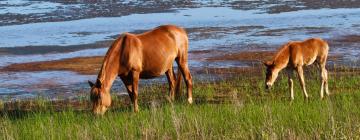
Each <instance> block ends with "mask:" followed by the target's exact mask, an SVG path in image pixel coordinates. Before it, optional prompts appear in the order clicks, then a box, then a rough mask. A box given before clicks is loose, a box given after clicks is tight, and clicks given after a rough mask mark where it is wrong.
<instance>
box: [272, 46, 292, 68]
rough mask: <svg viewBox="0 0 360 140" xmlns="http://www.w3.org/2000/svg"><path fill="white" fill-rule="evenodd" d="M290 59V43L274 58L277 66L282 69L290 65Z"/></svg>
mask: <svg viewBox="0 0 360 140" xmlns="http://www.w3.org/2000/svg"><path fill="white" fill-rule="evenodd" d="M289 60H290V48H289V45H285V46H284V47H282V48H281V49H280V50H279V51H278V53H277V54H276V56H275V57H274V59H273V62H274V65H275V68H277V69H279V71H280V70H282V69H284V68H286V67H287V66H288V63H289Z"/></svg>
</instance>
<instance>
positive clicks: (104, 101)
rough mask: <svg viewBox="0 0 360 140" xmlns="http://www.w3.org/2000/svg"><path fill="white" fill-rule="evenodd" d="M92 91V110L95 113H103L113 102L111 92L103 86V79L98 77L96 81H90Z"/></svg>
mask: <svg viewBox="0 0 360 140" xmlns="http://www.w3.org/2000/svg"><path fill="white" fill-rule="evenodd" d="M88 83H89V85H90V87H91V91H90V100H91V102H92V103H93V108H92V111H93V113H94V114H95V115H103V114H104V113H105V112H106V110H107V109H108V107H110V104H111V97H110V93H107V91H106V90H105V89H104V88H103V85H102V83H101V81H100V80H99V79H98V80H97V81H96V83H95V84H94V83H92V82H90V81H88Z"/></svg>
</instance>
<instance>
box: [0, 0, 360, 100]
mask: <svg viewBox="0 0 360 140" xmlns="http://www.w3.org/2000/svg"><path fill="white" fill-rule="evenodd" d="M89 5H90V4H89V3H87V2H83V1H78V2H69V3H67V2H65V1H53V2H47V1H22V0H16V1H0V15H1V16H2V18H8V19H7V20H11V21H7V20H2V22H0V25H1V26H0V33H1V34H2V36H1V39H0V67H3V66H6V65H10V64H13V63H25V62H37V61H49V60H59V59H64V58H73V57H82V56H101V55H104V54H105V52H106V50H107V47H108V46H100V48H96V49H92V48H86V47H82V48H81V49H80V50H75V51H69V52H62V53H58V52H56V51H55V52H47V53H39V52H37V51H31V50H30V52H27V53H26V55H17V54H11V53H9V52H7V51H1V48H6V49H8V50H9V49H10V50H15V51H16V49H18V48H23V47H27V46H33V47H36V46H39V47H44V49H46V48H53V47H58V48H61V49H65V50H66V49H67V48H71V47H74V45H83V46H86V45H88V44H95V43H97V42H100V41H104V40H113V39H114V36H117V35H119V34H120V33H122V32H140V31H143V30H147V29H151V28H153V27H156V26H159V25H162V24H176V25H179V26H182V27H184V28H186V30H187V31H188V33H189V37H190V51H200V50H216V51H222V52H229V53H230V52H239V51H245V50H246V51H249V50H250V51H263V50H275V49H276V47H278V46H280V45H281V44H284V43H285V42H287V41H289V40H303V39H305V38H309V37H321V38H325V39H327V40H334V39H337V38H341V37H346V36H348V35H360V32H359V31H360V8H359V7H351V6H341V4H339V5H340V6H341V7H340V6H339V7H330V8H331V9H330V8H329V7H325V8H321V7H313V8H311V7H310V8H309V6H307V3H302V2H299V3H293V2H291V1H285V4H280V3H263V2H259V1H248V2H247V3H246V4H244V5H247V6H248V7H245V6H243V7H241V6H239V5H241V4H238V3H237V2H236V1H226V2H224V1H214V2H205V1H191V2H190V3H178V4H177V5H176V4H174V5H171V4H169V3H162V5H161V6H160V7H161V8H158V9H157V10H154V9H151V8H148V7H150V5H156V4H154V3H145V4H144V3H142V2H141V1H140V2H138V3H136V2H135V3H134V2H130V1H119V2H116V3H114V5H116V6H120V7H121V6H124V5H125V6H129V7H132V9H131V8H129V9H128V10H127V11H124V10H123V11H121V10H120V11H116V10H114V9H108V10H104V9H106V8H109V7H108V5H107V4H104V3H101V4H98V5H95V6H94V7H98V6H100V7H103V8H104V9H102V10H99V11H96V12H95V13H93V14H90V13H89V14H87V13H86V12H84V11H80V12H83V13H82V14H78V13H77V12H74V11H76V9H77V10H79V9H86V8H89ZM283 5H287V6H289V7H291V9H288V10H283V11H281V10H280V12H276V10H278V9H274V8H276V7H278V6H283ZM116 6H115V7H116ZM157 6H159V5H157ZM215 6H216V7H215ZM218 6H220V7H218ZM139 7H141V8H139ZM144 7H145V9H146V8H148V9H147V10H144ZM155 7H156V6H155ZM251 7H253V8H251ZM139 9H140V10H139ZM111 10H114V11H113V12H109V11H111ZM104 11H105V12H104ZM54 13H57V14H54ZM61 15H63V16H67V18H65V17H62V16H61ZM31 16H33V17H35V18H33V19H32V18H29V17H31ZM49 17H53V19H51V18H49ZM16 19H19V20H16ZM331 43H332V42H331V41H330V47H331V49H330V55H342V56H345V57H343V58H342V59H341V61H340V60H339V61H338V62H332V63H340V64H345V62H346V63H347V64H348V65H349V64H350V65H357V62H359V57H358V56H359V52H360V47H357V46H358V45H359V44H360V43H359V42H356V41H354V42H350V43H347V46H343V45H342V46H340V45H339V46H332V44H331ZM333 44H334V45H338V44H341V42H334V43H333ZM253 46H256V47H253ZM69 50H70V49H69ZM349 62H350V63H349ZM248 66H251V65H248V64H247V63H243V62H239V61H222V62H208V61H203V60H201V59H200V60H190V67H192V68H194V67H197V68H199V67H200V68H227V67H248ZM62 75H67V76H70V77H73V78H71V79H75V80H74V81H69V82H68V79H69V78H67V79H65V78H64V79H62V78H63V77H62ZM0 79H1V80H0V82H1V83H4V84H1V85H0V94H16V95H28V94H30V95H32V94H33V93H37V92H45V93H48V92H49V93H51V92H54V91H55V92H65V93H67V92H71V91H72V88H74V89H75V87H69V85H70V84H73V85H74V84H75V85H76V84H80V85H81V84H82V85H84V84H86V80H88V79H95V76H84V75H78V74H76V73H72V72H59V71H51V72H20V73H0ZM46 81H51V82H46ZM58 81H62V82H58ZM42 83H45V84H42ZM49 83H50V84H49ZM55 87H56V88H55ZM83 87H86V86H83ZM83 87H82V86H80V88H78V89H81V88H83ZM86 88H87V87H86ZM64 89H68V90H64ZM69 89H70V90H69Z"/></svg>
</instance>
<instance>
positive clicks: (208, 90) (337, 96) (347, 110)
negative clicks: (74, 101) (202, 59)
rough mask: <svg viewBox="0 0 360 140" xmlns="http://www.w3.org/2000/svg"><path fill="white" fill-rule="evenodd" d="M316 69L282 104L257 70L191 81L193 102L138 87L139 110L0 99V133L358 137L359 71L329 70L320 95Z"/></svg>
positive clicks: (280, 88) (282, 89)
mask: <svg viewBox="0 0 360 140" xmlns="http://www.w3.org/2000/svg"><path fill="white" fill-rule="evenodd" d="M317 74H318V73H316V72H310V74H307V75H309V76H308V77H307V80H306V82H307V89H308V93H309V94H310V95H311V98H310V100H308V101H305V100H304V99H303V95H302V93H301V90H300V88H299V84H298V82H297V80H295V81H296V82H295V83H296V84H295V95H296V96H295V100H294V101H292V102H290V101H289V98H290V97H289V94H288V87H287V80H286V77H284V76H283V75H281V76H280V77H279V81H278V82H277V83H276V85H275V87H274V89H272V90H271V91H269V92H266V91H265V90H264V83H263V78H262V76H256V77H250V76H239V75H238V76H233V77H232V78H229V79H223V80H220V81H212V82H208V81H206V82H204V81H195V86H194V93H193V94H194V97H195V104H193V105H188V104H187V103H186V102H185V100H184V99H180V100H179V101H176V102H173V103H170V102H167V101H166V97H165V96H164V95H167V84H164V85H162V84H159V85H151V86H146V87H143V88H142V89H141V95H140V101H139V102H140V103H141V105H140V107H141V108H140V109H141V110H140V112H139V113H133V112H132V110H131V104H130V102H129V101H128V99H127V98H128V97H127V96H124V97H117V98H115V99H113V100H114V106H113V107H112V109H111V110H110V111H108V112H107V113H106V114H105V115H104V116H102V117H95V116H93V115H92V114H91V113H90V112H89V110H88V108H89V105H88V104H89V103H88V101H87V100H83V99H82V100H81V101H80V100H79V102H83V103H79V104H78V106H83V108H85V109H74V107H71V106H68V107H62V109H58V108H57V109H56V107H54V105H53V104H54V103H47V102H44V101H42V100H40V101H34V102H33V104H35V105H37V104H40V105H39V106H40V107H36V108H29V109H28V110H23V109H22V107H23V106H22V105H19V106H18V108H16V107H15V109H12V110H9V109H6V107H7V106H6V105H0V106H3V107H2V110H3V111H2V112H1V116H0V139H37V140H38V139H360V109H358V107H359V106H360V89H359V86H360V83H359V82H358V81H359V80H360V76H359V75H351V74H350V75H341V76H335V75H333V76H330V77H331V78H330V81H329V82H330V91H331V93H332V95H331V96H330V97H328V98H326V99H325V100H320V96H319V90H320V80H319V77H318V76H314V75H317ZM124 102H126V104H123V103H124ZM20 104H21V103H20Z"/></svg>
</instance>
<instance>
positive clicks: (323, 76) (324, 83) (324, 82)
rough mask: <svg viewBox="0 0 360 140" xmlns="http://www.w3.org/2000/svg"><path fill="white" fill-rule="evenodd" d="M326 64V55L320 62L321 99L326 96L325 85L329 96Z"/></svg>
mask: <svg viewBox="0 0 360 140" xmlns="http://www.w3.org/2000/svg"><path fill="white" fill-rule="evenodd" d="M325 64H326V57H325V58H323V60H322V61H321V62H320V70H321V91H320V97H321V99H323V98H324V86H325V94H326V95H327V96H329V94H330V93H329V87H328V72H327V70H326V68H325Z"/></svg>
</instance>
